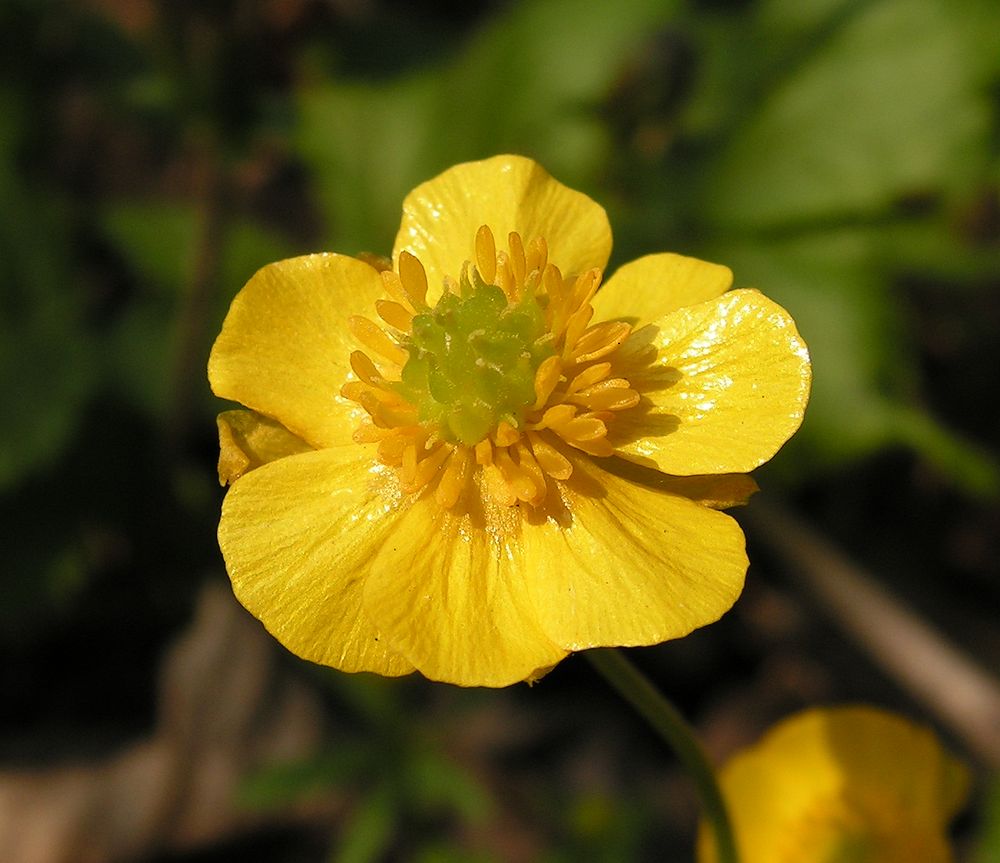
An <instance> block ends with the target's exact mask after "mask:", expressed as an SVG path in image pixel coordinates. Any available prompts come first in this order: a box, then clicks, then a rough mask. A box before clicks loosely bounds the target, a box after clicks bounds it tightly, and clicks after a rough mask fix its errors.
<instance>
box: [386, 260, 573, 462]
mask: <svg viewBox="0 0 1000 863" xmlns="http://www.w3.org/2000/svg"><path fill="white" fill-rule="evenodd" d="M551 342H552V339H551V337H547V336H546V333H545V318H544V313H543V311H542V309H541V308H540V307H539V305H538V303H537V301H536V300H535V298H534V297H531V296H528V297H526V298H524V299H523V300H521V301H520V302H518V303H508V301H507V297H506V295H505V294H504V292H503V291H502V290H500V288H498V287H496V285H487V284H484V283H483V282H482V281H481V280H480V279H476V284H475V285H470V283H469V281H468V279H467V278H463V280H462V296H458V295H456V294H453V293H445V294H444V295H443V296H442V297H441V299H440V300H439V301H438V304H437V306H436V307H435V308H434V309H432V310H430V311H427V312H423V313H422V314H418V315H416V316H415V317H414V318H413V328H412V336H411V338H410V341H409V343H408V344H407V345H406V348H407V350H408V351H409V353H410V358H409V360H408V361H407V362H406V365H405V366H403V372H402V380H401V381H400V382H399V383H398V384H397V385H396V386H397V388H398V392H399V393H400V395H402V396H403V397H404V398H405V399H406V400H407V401H408V402H410V404H412V405H414V406H415V407H417V409H418V410H419V412H420V420H421V421H422V422H430V423H434V424H436V425H437V427H438V429H439V431H440V434H441V436H442V437H443V438H445V439H446V440H449V441H451V442H452V443H462V444H467V445H468V446H474V445H475V444H477V443H479V441H481V440H482V439H483V438H484V437H486V436H487V435H488V434H489V433H490V432H491V431H492V430H493V429H495V428H496V427H497V425H498V424H499V423H500V422H501V421H503V420H505V421H506V422H508V423H509V424H510V425H512V426H514V427H515V428H516V427H518V426H519V425H520V422H521V414H522V411H523V410H524V408H525V407H527V406H528V405H529V404H531V403H532V402H534V400H535V371H536V370H537V369H538V366H539V364H540V363H541V362H542V360H544V359H545V358H546V357H548V356H551V355H552V354H554V353H555V350H554V348H553V347H552V344H551Z"/></svg>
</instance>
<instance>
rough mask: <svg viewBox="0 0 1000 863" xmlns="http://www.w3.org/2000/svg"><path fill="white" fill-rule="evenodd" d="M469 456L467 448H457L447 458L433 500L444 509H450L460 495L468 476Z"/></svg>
mask: <svg viewBox="0 0 1000 863" xmlns="http://www.w3.org/2000/svg"><path fill="white" fill-rule="evenodd" d="M470 455H471V452H470V450H469V448H468V447H465V446H457V447H455V448H454V449H453V450H452V452H451V455H450V456H449V457H448V463H447V464H446V465H445V468H444V473H443V474H441V480H440V481H439V482H438V486H437V488H436V489H435V490H434V499H435V500H436V501H437V502H438V505H439V506H441V507H443V508H444V509H451V508H452V507H453V506H454V505H455V504H456V503H458V499H459V497H461V495H462V490H463V489H464V488H465V484H466V480H467V478H468V475H469V467H470V461H471V458H470Z"/></svg>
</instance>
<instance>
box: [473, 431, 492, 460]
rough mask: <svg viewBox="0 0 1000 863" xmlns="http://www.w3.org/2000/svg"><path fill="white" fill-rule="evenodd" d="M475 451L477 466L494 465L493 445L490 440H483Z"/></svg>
mask: <svg viewBox="0 0 1000 863" xmlns="http://www.w3.org/2000/svg"><path fill="white" fill-rule="evenodd" d="M475 450H476V464H479V465H487V464H493V445H492V444H491V443H490V439H489V438H483V439H482V440H481V441H480V442H479V443H477V444H476V446H475Z"/></svg>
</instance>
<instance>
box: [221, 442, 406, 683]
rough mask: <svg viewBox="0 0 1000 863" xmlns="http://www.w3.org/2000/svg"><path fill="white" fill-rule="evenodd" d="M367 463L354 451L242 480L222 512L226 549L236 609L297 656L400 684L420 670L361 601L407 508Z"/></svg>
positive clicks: (291, 461)
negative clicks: (378, 554)
mask: <svg viewBox="0 0 1000 863" xmlns="http://www.w3.org/2000/svg"><path fill="white" fill-rule="evenodd" d="M358 456H359V450H358V449H354V448H348V447H336V448H333V449H324V450H319V451H316V452H308V453H304V454H301V455H293V456H289V457H288V458H283V459H281V460H279V461H274V462H271V463H270V464H267V465H264V466H263V467H261V468H258V469H257V470H255V471H253V472H251V473H248V474H247V475H246V476H244V477H242V478H241V479H239V480H237V481H236V482H235V483H234V484H233V486H232V488H231V489H230V490H229V493H228V494H227V495H226V499H225V500H224V501H223V504H222V520H221V522H220V523H219V545H220V547H221V548H222V554H223V557H225V560H226V569H228V571H229V577H230V579H231V580H232V582H233V592H234V593H235V594H236V597H237V599H239V601H240V602H241V603H243V605H244V606H245V607H246V608H247V610H248V611H250V613H251V614H253V615H254V616H255V617H257V618H258V619H259V620H260V621H261V622H262V623H263V624H264V626H265V627H266V628H267V630H268V631H269V632H270V633H271V634H272V635H273V636H274V637H275V638H277V639H278V641H280V642H281V643H282V644H283V645H285V647H287V648H288V649H289V650H291V651H292V652H293V653H295V654H297V655H298V656H301V657H302V658H303V659H308V660H311V661H312V662H319V663H322V664H323V665H331V666H333V667H334V668H339V669H341V670H343V671H373V672H376V673H378V674H384V675H386V676H396V675H400V674H406V673H408V672H410V671H412V670H413V667H412V666H411V665H410V664H409V663H408V662H407V661H406V660H405V659H404V658H403V657H402V656H400V655H399V654H398V653H397V652H396V651H394V650H393V649H392V648H391V647H390V645H389V642H388V640H387V639H386V638H385V637H384V636H383V635H382V634H381V633H380V632H379V630H378V628H377V627H375V626H374V625H373V624H372V622H371V621H370V619H369V618H368V617H367V615H366V614H365V613H364V611H363V610H362V606H361V591H362V585H363V584H364V580H365V578H366V576H367V574H368V568H369V564H370V561H371V558H372V556H373V555H374V553H375V551H376V549H377V548H378V546H379V545H380V544H381V543H383V542H385V541H386V538H387V537H388V536H389V535H390V533H391V532H392V530H393V525H394V524H395V522H396V520H397V517H398V509H399V508H398V502H397V501H396V500H394V499H393V497H392V495H391V494H389V493H387V492H386V490H385V489H383V488H381V487H380V479H381V474H380V473H379V472H378V470H377V469H373V467H372V463H371V460H370V459H368V458H360V459H359V457H358Z"/></svg>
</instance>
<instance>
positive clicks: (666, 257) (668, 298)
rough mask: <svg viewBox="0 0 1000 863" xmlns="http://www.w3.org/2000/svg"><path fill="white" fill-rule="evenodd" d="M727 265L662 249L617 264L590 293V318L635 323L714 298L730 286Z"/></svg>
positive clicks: (638, 323) (640, 324) (652, 319)
mask: <svg viewBox="0 0 1000 863" xmlns="http://www.w3.org/2000/svg"><path fill="white" fill-rule="evenodd" d="M732 284H733V273H732V271H731V270H730V269H729V267H723V266H721V265H720V264H710V263H708V262H707V261H700V260H698V259H697V258H687V257H684V256H683V255H675V254H672V253H670V252H663V253H661V254H658V255H646V256H645V257H643V258H639V259H638V260H635V261H630V262H629V263H627V264H625V265H623V266H621V267H619V268H618V269H617V270H615V273H614V275H613V276H611V278H610V279H608V280H607V281H606V282H605V283H604V285H603V286H602V287H601V289H600V290H599V291H598V292H597V296H595V297H594V302H593V306H594V320H595V321H606V320H611V319H612V318H615V319H619V320H627V321H628V322H629V323H631V324H633V325H637V326H644V325H645V324H648V323H651V322H652V321H655V320H658V319H659V318H662V317H663V316H664V315H669V314H670V313H671V312H675V311H677V310H678V309H683V308H684V307H685V306H694V305H697V304H698V303H703V302H705V301H706V300H714V299H715V298H716V297H718V296H720V295H721V294H724V293H725V292H726V291H728V290H729V288H730V287H732Z"/></svg>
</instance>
